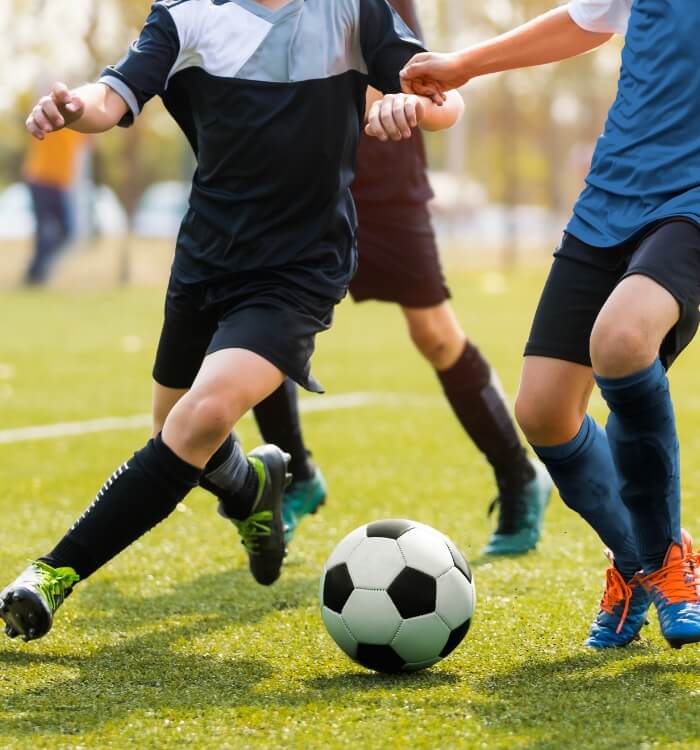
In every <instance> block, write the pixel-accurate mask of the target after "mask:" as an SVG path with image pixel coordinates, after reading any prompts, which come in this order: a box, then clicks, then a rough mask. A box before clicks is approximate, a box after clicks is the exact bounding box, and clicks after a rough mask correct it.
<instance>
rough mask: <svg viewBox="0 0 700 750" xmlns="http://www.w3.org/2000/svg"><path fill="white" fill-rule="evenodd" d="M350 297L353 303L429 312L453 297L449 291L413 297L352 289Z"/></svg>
mask: <svg viewBox="0 0 700 750" xmlns="http://www.w3.org/2000/svg"><path fill="white" fill-rule="evenodd" d="M350 296H351V297H352V301H353V302H358V303H359V302H372V301H374V302H390V303H392V304H395V305H399V306H400V307H410V308H413V309H415V310H427V309H428V308H430V307H437V306H438V305H441V304H442V303H443V302H447V300H449V299H451V297H452V295H451V294H450V292H449V290H448V289H444V290H442V291H441V292H440V293H436V294H434V295H426V294H424V295H421V296H420V297H411V296H410V295H404V294H400V293H394V292H387V291H386V290H384V291H381V292H380V291H372V290H370V289H362V291H359V290H357V291H353V289H352V286H351V287H350Z"/></svg>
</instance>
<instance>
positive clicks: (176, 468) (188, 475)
mask: <svg viewBox="0 0 700 750" xmlns="http://www.w3.org/2000/svg"><path fill="white" fill-rule="evenodd" d="M149 449H150V450H149ZM143 451H144V452H146V451H149V452H150V453H151V454H152V455H153V457H154V458H155V460H156V461H157V463H158V464H160V466H159V468H160V469H161V470H162V471H163V472H165V473H166V474H167V475H168V476H169V477H172V478H173V479H175V480H176V481H177V482H178V483H182V484H184V485H188V486H190V487H196V486H197V484H199V479H200V477H201V476H202V469H200V468H199V467H197V466H192V464H188V463H187V462H186V461H183V460H182V459H181V458H180V457H179V456H178V455H177V454H176V453H174V452H173V451H172V450H171V449H170V448H169V447H168V446H167V445H166V444H165V442H163V438H162V436H161V433H160V432H159V433H158V434H157V435H156V436H155V437H154V438H153V439H152V440H149V441H148V444H147V445H146V447H145V448H144V449H143ZM141 452H142V451H139V453H141ZM136 455H138V454H136Z"/></svg>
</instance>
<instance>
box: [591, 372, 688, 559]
mask: <svg viewBox="0 0 700 750" xmlns="http://www.w3.org/2000/svg"><path fill="white" fill-rule="evenodd" d="M596 382H597V383H598V385H599V386H600V390H601V393H602V394H603V398H604V399H605V400H606V402H607V404H608V407H609V408H610V417H609V418H608V424H607V433H608V440H609V442H610V450H611V452H612V456H613V460H614V461H615V466H616V467H617V472H618V475H619V477H620V493H621V495H622V500H623V502H624V503H625V505H626V506H627V507H628V508H629V510H630V515H631V517H632V525H633V528H634V532H635V535H636V538H637V546H638V548H639V556H640V559H641V562H642V566H643V568H644V570H645V571H646V572H650V571H653V570H657V569H658V568H660V567H661V564H662V562H663V559H664V556H665V555H666V550H667V549H668V546H669V544H670V543H671V542H672V541H675V542H677V543H679V544H680V542H681V522H680V505H681V492H680V458H679V451H678V435H677V433H676V420H675V416H674V413H673V404H672V403H671V394H670V393H669V387H668V378H667V377H666V371H665V370H664V367H663V365H662V364H661V362H660V361H659V360H658V359H657V360H656V361H655V362H654V363H653V364H652V365H650V366H649V367H647V368H646V369H644V370H642V371H641V372H636V373H633V374H632V375H626V376H625V377H623V378H603V377H599V376H596Z"/></svg>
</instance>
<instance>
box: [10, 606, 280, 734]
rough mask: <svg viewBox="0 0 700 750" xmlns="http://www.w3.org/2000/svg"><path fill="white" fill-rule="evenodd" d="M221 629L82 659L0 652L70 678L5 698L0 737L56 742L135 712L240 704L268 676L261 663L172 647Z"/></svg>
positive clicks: (182, 629)
mask: <svg viewBox="0 0 700 750" xmlns="http://www.w3.org/2000/svg"><path fill="white" fill-rule="evenodd" d="M225 624H226V622H225V621H224V620H223V618H221V617H217V618H212V619H209V620H203V621H201V622H197V623H193V624H188V625H186V626H177V627H170V628H163V629H162V630H158V631H156V632H152V633H148V634H147V635H142V636H137V637H135V638H131V639H128V640H127V641H125V642H124V643H120V644H118V645H112V646H108V647H106V648H103V649H100V650H99V651H97V652H96V653H94V654H91V655H88V656H65V657H61V658H52V657H49V658H48V659H46V658H45V657H39V655H37V654H26V653H17V652H15V653H0V664H3V665H7V666H10V665H14V666H18V665H20V664H26V663H27V661H31V662H34V663H37V662H42V661H44V662H45V661H50V662H51V663H54V664H55V663H59V664H60V665H61V666H63V667H65V668H66V669H67V670H68V671H69V672H70V673H71V674H70V676H69V677H62V678H59V679H53V680H51V681H50V682H44V684H42V685H41V686H40V687H36V688H28V689H22V688H20V689H19V690H17V691H16V692H14V693H13V694H12V695H10V696H7V697H5V698H4V699H3V700H2V703H1V704H0V705H1V706H2V709H3V714H4V715H3V717H2V732H3V734H7V735H10V736H12V737H15V738H16V737H23V736H30V735H31V736H32V737H34V738H36V737H37V736H38V735H45V736H52V738H54V739H55V738H57V736H61V735H76V734H85V733H89V732H92V731H94V730H96V729H98V728H99V727H101V726H103V725H104V724H106V723H108V722H119V721H122V720H124V719H126V718H127V717H128V716H129V715H131V714H132V713H133V712H136V711H142V712H143V711H148V712H152V713H150V714H147V715H156V714H160V713H161V712H163V711H166V712H167V710H169V709H171V710H178V711H179V712H185V714H189V715H191V714H192V713H194V714H195V715H196V714H197V713H198V712H199V711H200V710H202V709H204V708H205V707H209V706H222V707H223V706H235V705H239V704H240V703H245V702H246V700H247V699H246V695H247V694H248V693H249V692H250V691H251V690H252V689H253V688H254V687H255V686H256V685H257V684H258V683H259V682H260V681H261V680H264V679H265V678H267V677H269V676H270V672H271V670H270V669H269V667H267V666H266V665H265V664H264V662H262V661H260V660H257V659H251V658H244V659H226V658H222V657H221V656H220V655H210V654H204V655H203V654H196V653H195V654H193V653H187V654H181V653H178V652H175V651H173V650H172V648H171V646H172V644H173V642H174V641H175V640H181V639H190V638H197V637H201V636H203V635H212V636H213V635H214V631H216V630H217V629H218V628H220V627H222V626H223V625H225ZM214 643H215V636H214ZM166 715H167V713H166ZM30 746H31V744H30Z"/></svg>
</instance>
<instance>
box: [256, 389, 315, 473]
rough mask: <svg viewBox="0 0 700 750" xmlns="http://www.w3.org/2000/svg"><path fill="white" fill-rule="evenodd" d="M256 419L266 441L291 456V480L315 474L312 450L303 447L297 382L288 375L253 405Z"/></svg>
mask: <svg viewBox="0 0 700 750" xmlns="http://www.w3.org/2000/svg"><path fill="white" fill-rule="evenodd" d="M253 413H254V414H255V421H256V422H257V423H258V428H259V430H260V434H261V435H262V436H263V440H264V441H265V442H266V443H272V444H273V445H278V446H279V447H280V448H281V449H282V450H283V451H285V452H286V453H289V455H290V456H291V457H292V458H291V460H290V462H289V473H290V474H291V475H292V477H293V480H294V481H295V482H296V481H303V480H306V479H311V477H313V475H314V465H313V463H312V462H311V460H310V457H311V453H310V452H309V451H308V450H306V446H305V445H304V437H303V434H302V431H301V420H300V418H299V399H298V398H297V384H296V383H295V382H294V381H293V380H291V378H287V379H286V380H285V381H284V383H282V385H281V386H280V387H279V388H278V389H277V390H276V391H274V392H273V393H271V394H270V395H269V396H268V397H267V398H266V399H265V400H264V401H261V402H260V403H259V404H258V405H257V406H256V407H255V408H254V409H253Z"/></svg>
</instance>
